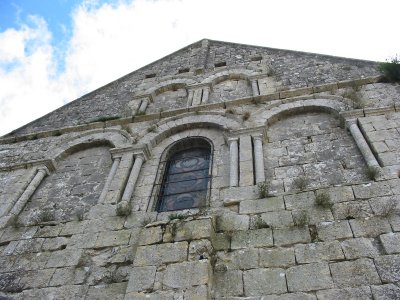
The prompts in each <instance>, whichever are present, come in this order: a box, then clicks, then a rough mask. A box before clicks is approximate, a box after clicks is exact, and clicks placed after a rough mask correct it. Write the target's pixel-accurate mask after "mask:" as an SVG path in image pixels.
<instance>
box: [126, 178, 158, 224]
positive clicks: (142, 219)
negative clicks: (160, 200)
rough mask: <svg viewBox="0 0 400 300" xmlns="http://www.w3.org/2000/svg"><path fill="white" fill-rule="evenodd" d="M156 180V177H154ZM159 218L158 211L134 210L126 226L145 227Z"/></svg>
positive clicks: (127, 219)
mask: <svg viewBox="0 0 400 300" xmlns="http://www.w3.org/2000/svg"><path fill="white" fill-rule="evenodd" d="M153 180H154V179H153ZM156 218H157V212H143V211H139V212H132V213H131V214H130V215H129V216H128V217H127V218H126V221H125V224H124V228H132V227H144V226H146V225H147V224H149V223H151V222H154V221H155V220H156Z"/></svg>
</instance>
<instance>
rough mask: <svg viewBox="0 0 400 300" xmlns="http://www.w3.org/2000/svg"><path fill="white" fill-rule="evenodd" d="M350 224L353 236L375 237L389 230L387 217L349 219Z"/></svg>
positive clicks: (390, 229)
mask: <svg viewBox="0 0 400 300" xmlns="http://www.w3.org/2000/svg"><path fill="white" fill-rule="evenodd" d="M350 226H351V229H352V230H353V233H354V236H355V237H373V238H374V237H376V236H378V235H380V234H382V233H387V232H391V231H392V228H391V227H390V224H389V222H388V220H387V219H384V218H370V219H363V220H362V219H355V220H350Z"/></svg>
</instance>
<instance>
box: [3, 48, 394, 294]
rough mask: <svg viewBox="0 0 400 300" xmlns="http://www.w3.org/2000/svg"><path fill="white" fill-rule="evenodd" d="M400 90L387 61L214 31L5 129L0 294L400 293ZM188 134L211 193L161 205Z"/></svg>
mask: <svg viewBox="0 0 400 300" xmlns="http://www.w3.org/2000/svg"><path fill="white" fill-rule="evenodd" d="M146 77H147V78H146ZM399 102H400V86H399V84H398V83H387V82H385V81H384V80H382V77H380V74H379V72H378V71H377V70H376V65H375V64H374V63H371V62H364V61H356V60H349V59H342V58H335V57H327V56H321V55H315V54H309V53H297V52H290V51H283V50H277V49H268V48H261V47H254V46H247V45H236V44H228V43H222V42H216V41H208V40H203V41H200V42H198V43H195V44H192V45H190V46H188V47H186V48H184V49H182V50H180V51H178V52H176V53H173V54H171V55H170V56H168V57H166V58H164V59H161V60H159V61H157V62H155V63H153V64H151V65H149V66H146V67H144V68H142V69H140V70H138V71H136V72H133V73H131V74H128V75H127V76H125V77H123V78H121V79H119V80H117V81H115V82H113V83H110V84H108V85H107V86H105V87H103V88H100V89H99V90H97V91H95V92H93V93H90V94H88V95H86V96H84V97H82V98H81V99H78V100H76V101H74V102H72V103H71V104H69V105H67V106H65V107H63V108H60V109H58V110H56V111H55V112H52V113H50V114H48V115H47V116H44V117H43V118H41V119H39V120H37V121H35V122H33V123H31V124H28V125H26V126H25V127H23V128H21V129H18V130H16V131H15V132H13V133H12V134H9V135H7V136H5V137H3V138H2V139H0V187H1V188H0V266H1V267H0V298H2V299H148V298H150V299H338V298H344V299H348V298H352V299H398V298H399V297H400V288H399V278H400V273H399V270H400V216H399V210H400V204H399V202H400V189H399V185H400V179H399V171H400V150H399V149H400V147H399V145H400V113H399V112H398V107H399V106H398V105H399ZM94 103H97V105H94ZM187 137H201V138H203V139H205V140H207V141H210V143H211V146H212V159H211V168H210V174H211V181H210V184H209V188H208V193H207V199H205V200H206V202H205V206H202V207H199V208H194V209H186V210H181V211H172V212H157V211H155V206H156V201H157V199H158V194H157V191H156V190H157V189H156V186H157V185H158V184H159V183H160V182H161V179H162V176H163V168H162V164H163V159H164V158H163V157H165V153H167V152H168V149H170V147H171V146H172V145H174V143H176V142H177V141H181V140H182V139H185V138H187ZM236 153H237V160H235V155H236ZM262 186H265V187H267V189H266V191H265V192H264V193H263V191H262V188H261V187H262Z"/></svg>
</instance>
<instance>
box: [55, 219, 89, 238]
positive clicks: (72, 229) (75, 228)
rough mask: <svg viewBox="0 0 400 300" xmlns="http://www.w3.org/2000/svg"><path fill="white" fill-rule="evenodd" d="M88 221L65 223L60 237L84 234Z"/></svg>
mask: <svg viewBox="0 0 400 300" xmlns="http://www.w3.org/2000/svg"><path fill="white" fill-rule="evenodd" d="M86 222H87V221H72V222H68V223H65V224H64V226H63V227H62V229H61V232H60V236H65V235H73V234H79V233H83V232H84V230H85V225H86Z"/></svg>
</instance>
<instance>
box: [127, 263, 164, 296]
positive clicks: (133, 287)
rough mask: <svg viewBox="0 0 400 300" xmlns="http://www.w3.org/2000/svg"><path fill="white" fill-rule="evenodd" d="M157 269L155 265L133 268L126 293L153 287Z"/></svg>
mask: <svg viewBox="0 0 400 300" xmlns="http://www.w3.org/2000/svg"><path fill="white" fill-rule="evenodd" d="M156 271H157V268H156V267H155V266H149V267H134V268H132V271H131V274H130V276H129V281H128V287H127V289H126V293H132V292H141V291H145V290H151V289H153V285H154V280H155V277H156Z"/></svg>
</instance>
